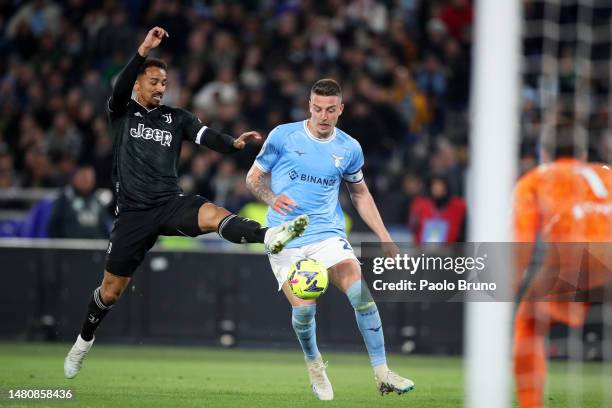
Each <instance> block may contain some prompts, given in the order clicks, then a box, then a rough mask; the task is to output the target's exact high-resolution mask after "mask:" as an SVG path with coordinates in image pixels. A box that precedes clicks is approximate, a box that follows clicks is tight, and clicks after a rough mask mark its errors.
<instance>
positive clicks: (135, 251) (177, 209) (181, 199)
mask: <svg viewBox="0 0 612 408" xmlns="http://www.w3.org/2000/svg"><path fill="white" fill-rule="evenodd" d="M207 202H209V201H208V200H207V199H206V198H204V197H201V196H197V195H196V196H194V195H188V196H186V195H179V196H176V197H172V198H171V199H170V200H168V201H167V202H166V203H165V204H163V205H161V206H159V207H155V208H151V209H148V210H136V211H121V212H120V213H119V215H118V216H117V218H116V219H115V223H114V225H113V230H112V231H111V236H110V240H109V243H108V250H107V251H106V268H105V269H106V270H107V271H108V272H110V273H112V274H113V275H119V276H132V275H133V274H134V271H135V270H136V268H138V266H139V265H140V264H141V263H142V261H143V259H144V257H145V255H146V253H147V251H148V250H149V249H151V247H152V246H153V245H154V244H155V241H157V237H158V236H159V235H170V236H188V237H196V236H198V235H201V234H202V231H201V230H200V227H199V226H198V210H199V209H200V207H201V206H202V204H204V203H207Z"/></svg>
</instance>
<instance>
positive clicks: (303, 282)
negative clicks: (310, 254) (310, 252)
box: [287, 259, 329, 299]
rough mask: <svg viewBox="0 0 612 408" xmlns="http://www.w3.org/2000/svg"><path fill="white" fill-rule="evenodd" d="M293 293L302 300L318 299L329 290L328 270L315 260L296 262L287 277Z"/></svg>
mask: <svg viewBox="0 0 612 408" xmlns="http://www.w3.org/2000/svg"><path fill="white" fill-rule="evenodd" d="M287 283H288V284H289V288H290V289H291V292H293V294H294V295H295V296H297V297H299V298H300V299H316V298H318V297H319V296H321V295H322V294H323V293H325V291H326V290H327V284H328V283H329V278H328V276H327V269H326V268H325V266H323V264H322V263H321V262H319V261H315V260H314V259H300V260H299V261H297V262H294V263H293V265H291V268H290V269H289V274H288V275H287Z"/></svg>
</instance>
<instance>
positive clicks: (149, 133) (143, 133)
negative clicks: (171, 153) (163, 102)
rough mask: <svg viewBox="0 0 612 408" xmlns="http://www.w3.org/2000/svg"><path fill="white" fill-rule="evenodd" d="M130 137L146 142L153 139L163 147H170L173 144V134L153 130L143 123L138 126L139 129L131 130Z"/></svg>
mask: <svg viewBox="0 0 612 408" xmlns="http://www.w3.org/2000/svg"><path fill="white" fill-rule="evenodd" d="M130 136H132V137H142V138H143V139H145V140H149V139H153V140H155V141H156V142H159V143H160V144H161V145H162V146H170V143H171V142H172V133H170V132H168V131H167V130H159V129H151V128H148V127H145V126H144V125H143V124H142V123H140V124H139V125H138V129H134V128H130Z"/></svg>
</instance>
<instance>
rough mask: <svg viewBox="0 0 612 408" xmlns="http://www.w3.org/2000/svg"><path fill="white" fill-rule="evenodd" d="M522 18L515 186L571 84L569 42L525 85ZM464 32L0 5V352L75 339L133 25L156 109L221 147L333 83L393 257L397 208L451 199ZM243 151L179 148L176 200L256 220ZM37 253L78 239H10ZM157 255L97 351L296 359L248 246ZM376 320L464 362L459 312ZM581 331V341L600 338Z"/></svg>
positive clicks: (242, 15)
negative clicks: (69, 221)
mask: <svg viewBox="0 0 612 408" xmlns="http://www.w3.org/2000/svg"><path fill="white" fill-rule="evenodd" d="M523 3H524V8H523V18H524V30H523V36H524V39H523V54H524V57H525V59H524V61H523V74H524V75H523V79H524V81H523V87H522V89H521V118H520V120H521V124H520V129H521V146H520V157H519V158H518V159H519V160H520V161H519V167H520V172H521V173H523V172H525V171H527V170H528V169H530V168H532V167H533V166H535V165H536V164H537V162H538V158H537V139H538V136H539V134H540V130H541V126H542V121H543V118H544V117H545V114H546V111H547V110H548V109H551V105H552V106H553V108H552V109H557V108H560V109H561V108H563V107H562V105H561V104H556V103H554V104H551V103H550V97H551V95H553V94H554V95H553V96H555V97H557V96H559V100H560V101H562V102H563V101H564V97H565V99H566V102H567V103H569V104H571V103H573V101H574V100H575V94H576V93H577V88H578V85H580V83H579V81H577V80H576V78H577V73H576V61H575V59H576V55H577V53H576V45H577V42H576V41H575V40H572V39H569V37H568V39H564V38H565V37H563V36H560V37H559V38H557V39H556V43H555V49H554V50H555V52H554V54H555V55H553V56H552V57H553V58H554V59H556V61H558V68H559V78H560V82H559V84H558V85H559V86H558V87H554V90H552V89H551V88H550V86H549V85H547V84H546V83H543V81H542V77H541V75H540V74H539V69H540V64H542V59H543V56H544V57H545V56H546V53H547V52H549V51H550V49H549V48H547V47H549V45H550V43H549V42H548V41H549V39H547V37H546V36H547V34H546V32H545V30H542V29H538V26H540V25H542V21H546V19H547V18H549V17H550V16H549V14H548V13H546V10H547V2H546V1H535V0H533V1H524V2H523ZM570 3H571V4H570ZM578 3H580V2H567V5H564V6H563V7H559V15H557V16H555V19H556V20H555V23H556V24H572V22H575V19H576V18H578V17H577V16H578V14H579V13H577V7H578ZM594 4H595V5H594V6H593V7H594V9H593V10H594V12H593V14H592V20H591V21H590V23H591V24H593V25H596V24H599V25H605V24H606V22H609V21H610V9H611V8H610V7H609V5H606V2H601V3H597V2H595V3H594ZM598 4H601V6H598ZM472 20H473V6H472V4H471V2H470V1H468V0H439V1H419V0H395V1H393V0H389V1H374V0H352V1H351V0H332V1H328V2H316V1H299V2H298V1H286V2H284V1H273V0H270V1H232V2H225V1H216V2H213V1H171V0H169V1H150V2H148V1H139V0H134V1H112V0H110V1H103V2H89V1H85V0H68V1H65V2H59V1H58V2H53V1H47V0H37V1H25V2H23V1H21V2H20V1H0V53H1V55H3V58H2V59H1V60H0V112H1V113H0V236H1V237H3V238H4V240H0V243H1V245H0V259H1V260H2V261H1V264H2V266H1V267H0V269H1V270H2V272H3V273H4V274H7V275H8V276H9V278H8V280H6V281H5V282H6V283H7V286H10V287H12V289H11V291H10V293H9V294H8V296H5V297H3V299H2V301H1V302H0V304H1V305H2V307H1V308H0V322H1V324H0V339H3V340H20V341H25V340H28V341H32V340H34V341H67V342H68V341H72V337H74V334H75V332H76V331H77V330H78V324H79V323H80V320H81V318H82V313H81V312H82V311H83V310H84V309H83V308H84V307H85V304H86V302H87V298H88V296H89V293H88V291H89V289H90V288H93V287H94V286H95V284H96V283H97V282H98V280H99V279H100V276H101V271H102V266H103V254H104V252H103V251H104V249H105V244H106V241H103V240H98V241H96V240H92V241H87V240H84V238H102V239H103V234H104V232H102V236H101V235H100V232H99V229H98V228H97V227H96V228H91V225H92V221H91V220H92V218H91V217H93V219H95V220H96V221H99V222H100V223H101V224H103V225H105V226H108V222H109V220H110V214H111V209H112V207H113V205H112V200H113V199H112V194H111V193H110V190H111V182H110V174H111V163H112V161H111V160H112V140H110V135H109V132H108V125H107V119H106V114H105V107H106V101H107V99H108V97H109V95H110V89H111V84H112V81H113V79H114V78H115V77H116V75H117V73H118V72H119V70H120V69H121V68H122V66H123V64H125V63H126V62H127V61H128V59H129V58H130V56H131V55H132V54H133V53H134V52H135V50H136V47H137V45H138V44H139V43H140V41H141V40H142V38H144V35H145V33H146V31H147V30H148V28H150V27H152V26H154V25H160V26H162V27H164V28H166V29H167V30H168V31H169V33H170V38H168V39H167V40H165V41H164V42H163V43H162V45H161V47H160V49H159V51H158V52H156V53H154V55H155V56H158V57H161V58H163V59H165V60H166V61H167V62H168V63H169V67H170V69H169V88H168V91H167V92H166V95H165V97H164V103H165V104H168V105H172V106H179V107H184V108H186V109H188V110H192V111H193V112H195V113H196V114H197V115H198V116H199V117H200V118H201V120H202V121H203V122H204V123H206V124H207V125H209V126H211V127H213V128H216V129H218V130H222V131H224V132H227V133H230V134H233V135H237V134H239V133H241V132H243V131H246V130H250V129H255V130H259V131H261V132H262V133H267V132H269V131H270V130H271V129H272V128H274V127H275V126H276V125H277V124H279V123H283V122H289V121H297V120H302V119H303V118H305V117H306V116H307V115H308V105H307V101H308V92H309V89H310V86H311V84H312V83H313V82H314V81H315V80H316V79H318V78H321V77H333V78H336V79H338V80H339V81H340V83H341V85H342V86H343V99H344V103H345V105H346V108H345V112H344V114H343V116H342V117H341V119H340V122H339V125H338V126H339V127H340V128H342V129H343V130H345V131H347V132H348V133H349V134H351V135H352V136H354V137H355V138H357V139H358V140H359V141H360V143H361V145H362V147H363V150H364V153H365V157H366V164H365V167H364V172H365V175H366V179H367V182H368V185H369V186H370V189H371V190H372V193H373V195H374V198H375V200H376V202H377V203H378V205H379V208H380V210H381V214H382V216H383V219H384V221H385V223H386V225H387V226H388V227H389V229H390V230H391V231H392V234H393V235H394V237H396V238H397V239H398V240H400V241H403V242H406V241H411V240H415V239H416V240H418V239H419V238H418V237H415V229H416V228H417V226H416V225H415V224H414V223H413V222H411V220H412V218H413V217H411V214H410V213H411V203H412V202H413V201H414V200H415V198H417V197H418V198H423V199H426V198H429V199H431V196H430V191H429V190H430V189H429V184H430V181H431V179H432V178H435V177H442V178H443V179H444V180H445V181H446V183H447V185H448V190H449V195H452V196H455V197H457V198H459V199H463V197H464V196H465V190H466V189H465V175H466V169H467V166H468V159H469V158H468V144H469V133H468V131H469V128H468V108H469V103H470V100H469V96H470V80H471V78H470V74H471V64H472V60H471V58H472V57H471V48H472V29H473V27H472ZM609 38H610V36H609V34H608V37H607V41H600V42H594V43H593V47H592V49H591V52H590V55H589V56H590V58H591V59H593V60H595V61H598V62H599V63H600V64H599V65H598V66H599V69H600V71H598V72H599V73H600V75H598V76H595V78H594V80H593V82H592V83H590V87H589V91H590V92H592V102H593V103H592V104H590V108H589V111H588V115H587V120H586V122H585V123H586V124H587V126H588V128H589V130H590V131H591V138H590V158H591V159H594V160H601V161H609V160H608V159H609V158H610V157H612V135H611V134H610V133H609V132H608V133H606V131H608V130H609V129H610V115H609V108H610V104H609V97H610V89H609V78H608V77H607V76H606V75H605V72H606V68H607V69H608V71H607V72H610V71H609V68H610V65H609V60H610V59H609V57H610V56H609V52H610V41H609ZM600 65H601V66H600ZM491 137H495V135H491ZM259 148H260V146H259V145H254V146H250V147H248V148H247V149H246V150H245V151H244V152H240V153H237V154H234V155H232V156H222V155H220V154H218V153H215V152H212V151H209V150H207V149H205V148H200V147H197V146H195V145H190V144H184V145H183V150H182V153H181V164H180V169H179V172H180V176H181V185H182V187H183V188H184V190H185V191H187V192H193V193H197V194H202V195H204V196H206V197H208V198H210V199H212V200H213V201H215V202H216V203H217V204H219V205H223V206H226V207H227V208H228V209H230V210H232V211H236V212H238V211H242V212H243V214H247V215H248V216H249V217H251V218H260V217H261V216H262V211H263V210H262V207H261V206H260V205H257V204H253V197H252V196H251V195H250V194H249V192H248V191H247V189H246V187H245V183H244V178H245V174H246V173H245V172H246V170H247V169H248V168H249V167H250V165H251V163H252V161H253V159H254V157H255V155H256V154H257V152H258V150H259ZM83 166H85V167H88V166H91V168H93V171H94V172H95V187H94V186H93V185H90V184H92V183H91V180H89V182H88V181H87V177H85V176H84V178H85V179H86V180H85V181H83V180H80V181H76V180H75V178H74V175H75V173H77V169H80V168H82V167H83ZM88 168H89V167H88ZM77 183H82V184H84V185H85V186H84V187H79V188H83V191H86V192H87V194H86V197H85V198H86V199H84V201H83V203H84V208H83V209H81V208H80V207H79V210H78V211H76V215H77V219H79V218H78V215H79V214H81V215H82V218H80V219H79V220H80V221H81V224H83V225H85V224H86V225H88V228H83V229H81V228H79V225H76V228H68V229H66V228H61V225H60V226H58V222H57V219H56V220H55V222H52V221H51V219H52V218H53V206H54V205H55V203H56V199H57V198H58V196H61V195H66V196H67V197H68V199H72V200H77V201H78V197H76V198H75V197H74V196H70V195H69V193H67V192H68V191H69V190H70V189H71V187H70V185H71V184H73V185H74V184H77ZM91 188H94V190H93V191H92V192H90V189H91ZM73 191H74V190H73ZM77 191H78V189H77ZM77 196H78V194H77ZM342 200H343V204H344V208H345V210H346V212H347V216H348V218H349V220H350V221H349V223H348V224H349V225H350V229H351V231H352V235H351V240H352V243H353V245H354V246H356V247H358V246H359V243H360V242H363V241H370V240H373V236H372V235H371V234H369V233H368V232H367V227H366V226H365V225H364V224H363V223H362V222H360V220H359V217H358V216H357V215H356V213H355V212H354V210H353V209H352V206H351V205H350V202H349V201H348V196H346V194H344V195H343V197H342ZM433 201H434V202H435V200H433ZM71 202H72V203H74V201H71ZM98 204H99V205H98ZM475 216H477V215H475V214H470V213H469V212H468V214H467V217H475ZM457 222H460V223H461V224H463V225H465V220H459V221H457ZM60 224H61V223H60ZM77 224H79V223H77ZM73 227H74V226H73ZM94 230H95V232H94ZM49 237H58V238H77V239H78V241H75V240H69V241H66V240H53V241H50V240H39V241H29V240H24V239H27V238H36V239H40V238H49ZM16 238H17V239H16ZM463 238H464V235H463V234H462V236H461V237H460V239H463ZM2 242H3V243H2ZM159 244H160V245H159V246H158V247H157V249H156V250H155V251H154V252H153V253H152V254H151V255H150V256H149V258H148V259H147V262H145V264H144V265H143V267H142V269H141V270H139V271H138V272H137V275H136V276H137V277H136V279H135V281H134V285H133V286H132V287H131V290H130V291H129V293H127V294H126V295H127V296H125V298H123V299H121V300H120V304H119V305H118V307H117V310H116V311H115V312H114V313H112V314H111V315H109V317H108V319H107V320H106V321H105V323H104V324H103V327H102V329H101V332H100V336H99V337H100V340H101V343H104V342H114V343H146V344H160V343H168V344H192V345H193V344H195V345H224V346H236V345H237V346H249V347H250V346H258V347H279V346H281V347H285V346H288V347H293V348H295V347H297V342H295V339H294V334H293V332H292V331H291V328H290V325H289V308H288V307H287V306H286V305H285V300H284V299H282V297H281V296H279V295H277V294H276V293H275V291H274V280H273V277H272V275H271V274H270V273H269V270H268V268H269V267H268V265H267V264H266V259H265V257H263V256H261V255H257V251H259V250H260V248H248V249H244V248H240V249H236V247H230V246H227V245H225V244H223V243H222V242H220V240H217V239H215V237H213V236H205V237H203V238H202V239H199V240H187V241H185V240H182V239H167V240H163V239H162V240H160V243H159ZM234 254H238V255H239V256H232V255H234ZM17 271H18V273H11V272H17ZM3 279H4V277H3ZM332 310H334V312H333V313H334V315H336V311H337V314H341V315H344V316H350V315H351V310H350V307H349V305H348V303H347V302H346V301H345V299H343V298H342V297H341V296H340V294H339V293H338V292H337V291H332V292H331V293H329V294H328V295H326V296H325V297H324V298H323V299H322V300H321V309H320V313H318V327H319V329H318V334H319V337H320V340H321V343H322V346H323V348H324V349H326V348H332V349H341V350H356V349H360V348H361V347H362V345H361V339H360V337H359V335H358V332H357V330H356V328H355V324H354V322H353V320H352V318H350V319H345V320H344V319H343V320H335V319H334V320H333V321H332ZM194 311H196V313H194ZM381 314H382V318H383V321H384V322H385V334H386V336H385V337H386V340H387V343H388V344H389V346H390V349H391V350H393V351H396V352H404V353H434V354H461V352H462V347H463V344H462V343H463V341H462V340H463V309H462V306H461V305H459V304H457V305H454V304H431V303H419V304H416V303H415V304H409V303H408V304H391V303H389V304H384V305H382V306H381ZM194 315H195V316H194ZM592 327H593V328H592V332H595V333H599V330H600V326H599V323H597V322H595V323H594V324H593V326H592ZM588 332H589V330H588V329H587V330H585V337H586V336H587V334H588ZM555 336H559V337H563V336H564V333H560V334H555V333H553V341H554V337H555ZM559 344H560V345H559V347H558V348H557V352H558V354H559V355H564V354H565V350H564V348H563V343H559ZM553 349H554V348H553ZM590 350H591V352H590V353H591V354H590V355H591V358H594V359H598V358H600V357H601V355H600V352H599V350H600V348H599V346H597V345H593V346H592V347H591V348H590ZM585 354H587V355H588V354H589V348H588V347H587V350H585Z"/></svg>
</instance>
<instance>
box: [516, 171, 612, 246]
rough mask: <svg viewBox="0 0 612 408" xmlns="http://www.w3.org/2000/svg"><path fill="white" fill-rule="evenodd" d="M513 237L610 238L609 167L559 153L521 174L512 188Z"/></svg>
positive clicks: (611, 185)
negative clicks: (513, 188) (514, 188)
mask: <svg viewBox="0 0 612 408" xmlns="http://www.w3.org/2000/svg"><path fill="white" fill-rule="evenodd" d="M514 194H515V195H514V208H513V210H514V236H515V241H517V242H534V241H535V240H536V238H538V236H539V237H541V239H542V240H543V241H545V242H612V171H610V168H609V167H608V166H605V165H602V164H594V163H585V162H581V161H578V160H574V159H560V160H557V161H555V162H553V163H550V164H544V165H540V166H538V167H537V168H535V169H533V170H531V171H530V172H528V173H527V174H526V175H524V176H523V177H521V179H520V180H519V181H518V184H517V186H516V190H515V192H514Z"/></svg>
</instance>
